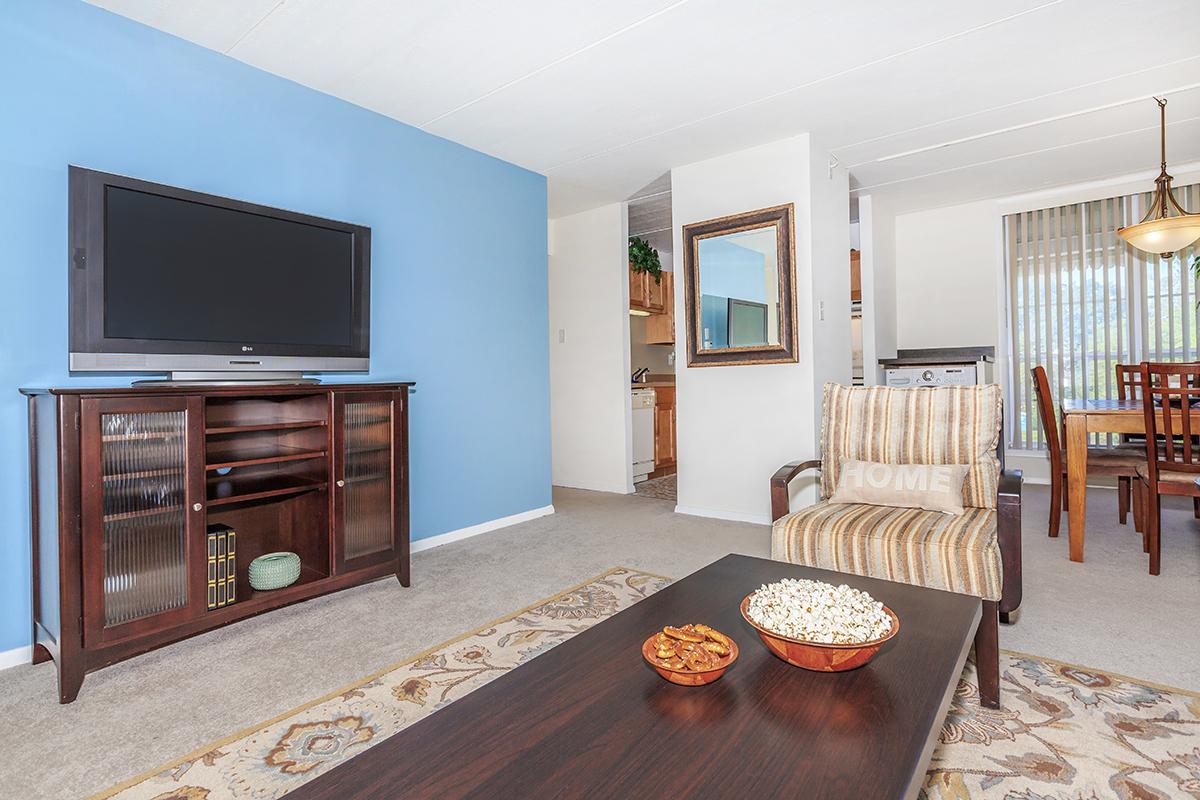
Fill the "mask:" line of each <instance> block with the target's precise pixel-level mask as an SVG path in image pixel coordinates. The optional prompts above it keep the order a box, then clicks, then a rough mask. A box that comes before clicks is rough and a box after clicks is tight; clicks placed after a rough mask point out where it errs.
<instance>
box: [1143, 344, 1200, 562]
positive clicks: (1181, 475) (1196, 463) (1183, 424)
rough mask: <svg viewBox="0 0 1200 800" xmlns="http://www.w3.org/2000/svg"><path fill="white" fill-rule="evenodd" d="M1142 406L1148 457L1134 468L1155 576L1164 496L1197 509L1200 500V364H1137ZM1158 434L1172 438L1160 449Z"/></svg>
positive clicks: (1159, 558) (1163, 437)
mask: <svg viewBox="0 0 1200 800" xmlns="http://www.w3.org/2000/svg"><path fill="white" fill-rule="evenodd" d="M1140 369H1141V378H1142V407H1143V409H1144V411H1145V414H1146V457H1145V460H1144V461H1143V462H1142V464H1141V465H1140V466H1139V467H1138V479H1139V483H1140V484H1141V485H1142V486H1143V487H1144V489H1145V496H1146V502H1145V504H1144V506H1143V507H1144V509H1145V520H1144V524H1145V531H1146V535H1145V541H1146V550H1147V551H1148V552H1149V554H1150V574H1151V575H1158V574H1159V570H1160V568H1161V561H1162V559H1161V555H1162V496H1163V495H1164V494H1170V495H1177V496H1180V495H1181V496H1184V497H1191V498H1192V507H1193V509H1195V508H1196V507H1197V506H1196V504H1197V500H1198V499H1200V486H1198V485H1197V484H1196V481H1197V479H1200V440H1198V438H1197V437H1198V436H1200V426H1193V425H1192V414H1193V413H1195V414H1197V416H1198V417H1200V364H1152V363H1149V362H1145V361H1143V362H1142V364H1141V368H1140ZM1159 437H1162V439H1163V440H1165V441H1168V442H1174V446H1173V447H1160V446H1158V445H1157V444H1156V442H1157V441H1158V439H1159Z"/></svg>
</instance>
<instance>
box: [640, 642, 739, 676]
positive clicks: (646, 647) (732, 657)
mask: <svg viewBox="0 0 1200 800" xmlns="http://www.w3.org/2000/svg"><path fill="white" fill-rule="evenodd" d="M659 633H661V631H655V632H654V633H652V634H650V638H648V639H647V640H646V641H644V642H642V657H643V658H645V659H646V661H647V662H649V664H650V666H652V667H654V669H655V671H656V672H657V673H658V674H659V675H662V676H663V677H664V678H666V679H667V680H669V681H670V682H671V683H677V684H679V685H680V686H703V685H704V684H706V683H712V682H713V681H715V680H716V679H717V678H719V677H721V676H722V675H724V674H725V670H727V669H729V665H730V664H732V663H733V662H735V661H737V657H738V646H737V642H735V641H734V640H733V639H730V640H729V655H727V656H722V657H721V660H720V662H719V663H720V666H719V667H717V668H716V669H709V670H705V671H704V672H694V671H692V670H687V669H671V668H670V667H664V666H662V665H661V664H659V663H658V659H657V658H655V657H654V654H655V653H656V652H658V648H657V647H656V646H655V645H654V640H655V639H657V638H658V635H659Z"/></svg>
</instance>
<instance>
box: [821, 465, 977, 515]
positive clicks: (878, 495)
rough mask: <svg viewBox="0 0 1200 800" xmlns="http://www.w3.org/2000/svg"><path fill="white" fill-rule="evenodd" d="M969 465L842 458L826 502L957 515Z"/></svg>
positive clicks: (960, 511) (960, 507)
mask: <svg viewBox="0 0 1200 800" xmlns="http://www.w3.org/2000/svg"><path fill="white" fill-rule="evenodd" d="M970 468H971V467H970V465H968V464H880V463H878V462H875V461H855V460H853V459H846V460H845V461H843V462H842V469H841V476H840V477H839V478H838V483H837V488H835V489H834V491H833V495H832V496H830V498H829V502H831V503H865V504H867V505H872V506H898V507H901V508H924V509H926V510H928V511H940V512H942V513H943V514H961V513H963V500H962V494H963V481H964V480H965V479H966V477H967V471H968V470H969V469H970Z"/></svg>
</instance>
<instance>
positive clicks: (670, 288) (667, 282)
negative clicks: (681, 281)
mask: <svg viewBox="0 0 1200 800" xmlns="http://www.w3.org/2000/svg"><path fill="white" fill-rule="evenodd" d="M653 282H654V281H651V283H653ZM661 289H662V303H663V313H661V314H652V315H650V316H649V317H647V318H646V344H675V275H674V273H671V272H664V273H663V274H662V287H661Z"/></svg>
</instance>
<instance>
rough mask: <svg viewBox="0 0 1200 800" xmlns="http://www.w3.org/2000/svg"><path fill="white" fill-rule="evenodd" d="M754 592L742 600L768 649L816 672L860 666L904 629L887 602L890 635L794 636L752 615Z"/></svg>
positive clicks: (794, 663) (746, 616)
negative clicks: (842, 639)
mask: <svg viewBox="0 0 1200 800" xmlns="http://www.w3.org/2000/svg"><path fill="white" fill-rule="evenodd" d="M753 596H754V592H751V593H750V594H748V595H746V597H745V599H743V600H742V605H741V610H742V617H743V618H744V619H745V620H746V622H748V623H750V627H752V628H754V630H756V631H758V637H759V638H760V639H762V640H763V644H765V645H766V646H767V649H768V650H770V651H771V652H772V653H774V654H775V655H777V656H779V657H780V658H782V659H783V660H784V661H786V662H787V663H789V664H791V665H792V666H795V667H802V668H803V669H811V670H813V671H814V672H845V671H846V670H851V669H857V668H858V667H861V666H862V665H863V664H866V663H867V662H868V661H870V660H871V659H872V658H874V657H875V654H876V653H878V652H879V648H881V647H883V645H884V644H885V643H886V642H887V641H888V640H890V639H891V638H892V637H894V636H895V635H896V634H897V633H899V632H900V618H899V617H897V616H896V614H895V612H894V611H892V610H891V609H890V608H888V607H887V606H884V607H883V610H884V611H885V612H887V615H888V616H889V617H891V619H892V629H891V630H890V631H888V633H887V635H886V636H882V637H880V638H878V639H873V640H871V641H869V642H862V643H861V644H825V643H824V642H806V641H804V640H803V639H790V638H788V637H787V636H781V635H780V634H778V633H774V632H772V631H769V630H767V629H766V628H764V627H762V626H761V625H759V624H758V623H757V622H755V621H754V620H752V619H750V615H749V614H747V613H746V608H747V607H748V606H749V605H750V598H751V597H753Z"/></svg>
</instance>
